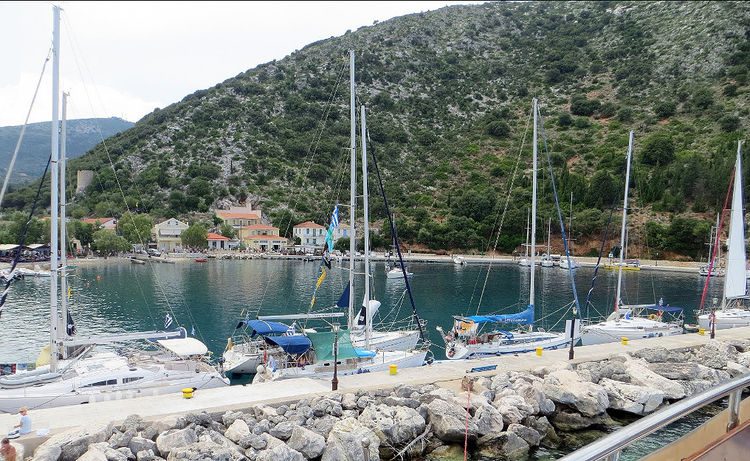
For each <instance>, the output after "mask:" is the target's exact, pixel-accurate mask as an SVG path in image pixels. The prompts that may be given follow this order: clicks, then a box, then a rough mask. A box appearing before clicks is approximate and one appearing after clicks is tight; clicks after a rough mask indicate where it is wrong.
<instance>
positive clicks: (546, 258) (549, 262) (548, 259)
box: [542, 218, 555, 267]
mask: <svg viewBox="0 0 750 461" xmlns="http://www.w3.org/2000/svg"><path fill="white" fill-rule="evenodd" d="M551 236H552V218H549V219H548V220H547V252H546V253H544V254H543V255H542V267H554V266H555V261H554V260H553V259H552V255H551V254H550V246H549V243H550V242H549V240H550V237H551Z"/></svg>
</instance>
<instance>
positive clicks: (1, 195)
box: [0, 48, 52, 205]
mask: <svg viewBox="0 0 750 461" xmlns="http://www.w3.org/2000/svg"><path fill="white" fill-rule="evenodd" d="M51 57H52V48H50V49H49V51H48V52H47V57H46V58H45V59H44V64H42V72H41V73H40V74H39V81H37V82H36V89H34V96H33V97H32V98H31V104H30V105H29V111H28V112H27V113H26V119H25V120H24V121H23V126H22V127H21V134H19V135H18V141H17V142H16V148H15V150H14V151H13V157H11V159H10V165H9V166H8V171H7V172H6V173H5V181H3V189H2V191H0V205H1V204H2V203H3V198H5V191H6V190H7V189H8V183H9V182H10V174H11V173H12V172H13V166H14V165H15V164H16V158H18V151H19V149H20V148H21V141H23V135H24V133H26V126H27V125H28V124H29V117H31V110H32V109H33V108H34V102H35V101H36V96H37V94H39V87H40V86H41V85H42V78H43V77H44V71H45V69H47V63H48V62H49V60H50V58H51ZM42 177H44V176H42Z"/></svg>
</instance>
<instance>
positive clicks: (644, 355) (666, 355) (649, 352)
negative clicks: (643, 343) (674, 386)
mask: <svg viewBox="0 0 750 461" xmlns="http://www.w3.org/2000/svg"><path fill="white" fill-rule="evenodd" d="M632 355H633V357H636V358H640V359H643V360H645V361H646V362H648V363H658V362H669V361H670V360H671V358H672V354H671V353H670V351H668V350H667V349H666V348H664V347H662V346H656V347H647V348H644V349H640V350H637V351H635V352H634V353H633V354H632Z"/></svg>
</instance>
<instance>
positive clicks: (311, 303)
mask: <svg viewBox="0 0 750 461" xmlns="http://www.w3.org/2000/svg"><path fill="white" fill-rule="evenodd" d="M313 305H315V296H313V299H312V300H311V301H310V308H312V307H313Z"/></svg>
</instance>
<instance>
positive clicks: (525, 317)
mask: <svg viewBox="0 0 750 461" xmlns="http://www.w3.org/2000/svg"><path fill="white" fill-rule="evenodd" d="M466 318H467V319H470V320H473V321H474V322H476V323H487V322H493V323H518V324H525V323H527V324H533V323H534V306H528V307H527V308H526V310H525V311H523V312H519V313H516V314H502V315H472V316H470V317H466Z"/></svg>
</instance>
